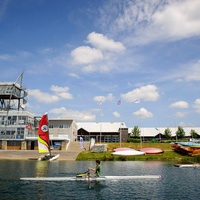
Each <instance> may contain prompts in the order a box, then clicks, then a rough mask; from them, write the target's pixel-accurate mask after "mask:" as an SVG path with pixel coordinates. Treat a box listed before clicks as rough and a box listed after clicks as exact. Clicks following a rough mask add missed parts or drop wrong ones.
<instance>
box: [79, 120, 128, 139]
mask: <svg viewBox="0 0 200 200" xmlns="http://www.w3.org/2000/svg"><path fill="white" fill-rule="evenodd" d="M77 125H78V139H79V138H80V136H82V137H83V139H84V140H85V141H90V139H91V138H94V139H95V141H97V142H100V143H101V142H126V141H127V139H128V128H127V127H126V125H125V123H122V122H79V123H77Z"/></svg>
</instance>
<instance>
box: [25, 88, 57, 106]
mask: <svg viewBox="0 0 200 200" xmlns="http://www.w3.org/2000/svg"><path fill="white" fill-rule="evenodd" d="M28 96H29V97H32V98H34V99H36V100H37V101H39V102H42V103H55V102H57V101H59V100H60V98H59V97H58V96H57V95H52V94H49V93H46V92H41V91H40V90H39V89H34V90H28Z"/></svg>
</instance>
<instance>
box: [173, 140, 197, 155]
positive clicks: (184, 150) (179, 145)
mask: <svg viewBox="0 0 200 200" xmlns="http://www.w3.org/2000/svg"><path fill="white" fill-rule="evenodd" d="M171 148H172V150H173V151H175V152H177V153H180V154H183V155H188V156H199V155H200V143H196V142H174V143H172V144H171Z"/></svg>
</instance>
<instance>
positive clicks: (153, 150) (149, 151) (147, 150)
mask: <svg viewBox="0 0 200 200" xmlns="http://www.w3.org/2000/svg"><path fill="white" fill-rule="evenodd" d="M139 151H141V152H144V153H146V154H160V153H164V151H163V150H162V149H160V148H141V149H139Z"/></svg>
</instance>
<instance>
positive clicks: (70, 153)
mask: <svg viewBox="0 0 200 200" xmlns="http://www.w3.org/2000/svg"><path fill="white" fill-rule="evenodd" d="M85 145H86V148H87V149H88V147H89V143H86V144H85ZM81 151H85V150H84V149H81V148H80V144H79V142H71V143H70V144H69V147H68V150H67V151H59V150H53V151H52V154H53V155H56V154H60V157H59V158H58V160H72V161H73V160H76V157H77V156H78V154H79V153H80V152H81ZM39 156H40V154H39V153H38V151H37V150H0V160H4V159H6V160H29V159H31V160H36V159H37V158H38V157H39Z"/></svg>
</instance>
